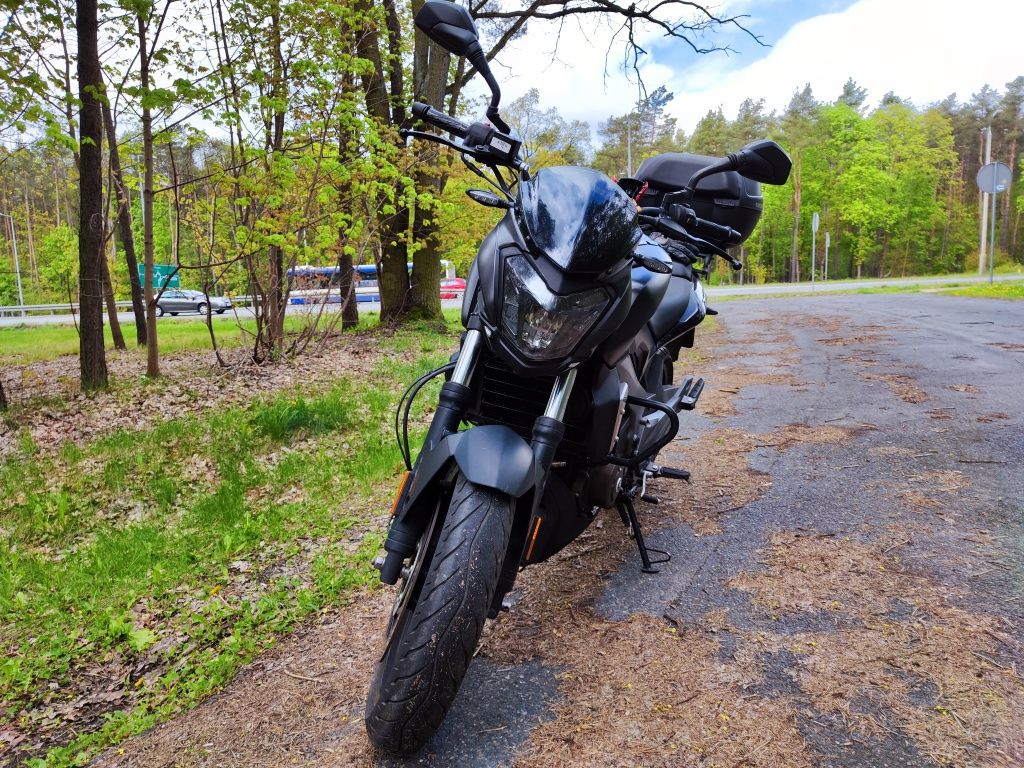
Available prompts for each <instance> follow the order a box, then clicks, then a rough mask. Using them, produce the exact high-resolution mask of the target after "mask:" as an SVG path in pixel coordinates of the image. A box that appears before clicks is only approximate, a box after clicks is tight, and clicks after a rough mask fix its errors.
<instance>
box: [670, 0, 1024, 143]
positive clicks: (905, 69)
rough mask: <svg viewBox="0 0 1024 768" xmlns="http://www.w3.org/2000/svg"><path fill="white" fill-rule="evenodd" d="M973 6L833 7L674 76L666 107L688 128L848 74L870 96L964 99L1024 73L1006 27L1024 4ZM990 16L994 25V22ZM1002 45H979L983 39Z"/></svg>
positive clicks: (1015, 24)
mask: <svg viewBox="0 0 1024 768" xmlns="http://www.w3.org/2000/svg"><path fill="white" fill-rule="evenodd" d="M977 10H978V12H977V13H972V12H971V9H969V8H967V7H965V6H964V4H963V3H962V2H957V1H955V0H899V1H898V2H894V1H893V0H860V1H859V2H857V3H854V4H853V5H852V6H850V7H849V8H848V9H847V10H845V11H843V12H841V13H832V14H826V15H822V16H816V17H814V18H812V19H808V20H807V21H804V22H801V23H799V24H797V25H795V26H794V27H793V28H791V29H790V31H789V32H788V33H787V34H786V35H785V36H784V37H783V38H782V39H781V40H780V41H779V42H778V43H777V44H776V45H775V47H774V48H773V50H772V51H771V52H770V53H769V54H768V55H767V56H765V57H764V58H763V59H760V60H759V61H756V62H754V63H752V64H750V65H749V66H746V67H743V68H740V69H736V70H734V71H732V72H729V73H726V74H723V75H722V76H721V77H720V78H719V79H718V80H717V81H714V82H709V81H708V80H707V78H706V77H704V74H705V73H706V68H705V67H698V68H697V69H696V71H694V72H691V73H686V74H683V75H681V76H680V77H678V78H676V79H675V80H673V81H672V87H673V88H674V90H675V92H676V98H675V100H674V101H673V103H672V107H671V109H672V112H673V113H674V114H675V115H676V116H677V117H679V118H680V124H681V125H684V126H692V125H693V124H694V122H695V121H696V120H697V119H699V118H700V117H701V116H702V115H703V114H704V113H706V112H707V111H708V110H709V109H714V108H715V107H718V106H721V107H722V108H723V109H724V110H725V112H726V114H727V115H728V116H732V115H734V114H735V111H736V108H737V107H738V106H739V103H740V102H741V101H743V99H745V98H747V97H753V98H763V99H764V100H765V102H766V104H767V105H768V106H769V108H775V109H783V108H784V107H785V105H786V104H787V103H788V101H789V99H790V97H791V96H792V94H793V92H794V91H795V90H796V89H798V88H801V87H803V85H804V83H807V82H809V83H810V84H811V87H812V88H813V90H814V93H815V95H816V96H817V97H818V98H819V99H822V100H832V99H834V98H835V97H836V96H838V95H839V93H840V91H841V89H842V86H843V83H844V82H845V81H846V79H847V78H848V77H853V79H854V80H856V81H857V82H858V83H859V84H860V85H861V86H862V87H864V88H866V89H867V90H868V98H869V100H870V101H872V102H877V101H878V100H879V99H880V98H881V97H882V96H883V95H884V94H885V93H886V92H887V91H894V92H895V93H896V94H897V95H898V96H900V97H902V98H909V99H911V100H912V101H913V102H915V103H916V104H918V105H924V104H927V103H930V102H934V101H939V100H940V99H943V98H945V97H946V96H948V95H949V94H950V93H953V92H956V93H957V94H958V95H959V97H960V98H961V99H966V98H967V97H969V96H970V94H971V93H973V92H974V91H977V90H978V89H980V88H981V86H982V85H983V84H985V83H989V84H990V85H992V86H993V87H995V88H999V89H1001V88H1002V87H1003V85H1004V83H1006V82H1007V81H1009V80H1011V79H1013V78H1014V77H1016V76H1017V75H1020V74H1024V59H1022V58H1021V56H1020V53H1019V50H1018V46H1017V45H1016V44H1015V43H1014V42H1013V36H1012V35H1006V34H1000V32H999V30H1017V29H1021V28H1022V27H1024V3H1021V2H1019V1H1018V0H999V1H997V2H991V3H988V4H979V6H977ZM992 20H997V24H998V26H993V22H992ZM1000 37H1001V38H1002V39H1003V40H1005V41H1006V42H1007V43H1008V44H1005V45H995V44H993V45H986V44H985V41H986V40H987V39H989V38H991V39H992V40H993V43H995V40H996V39H998V38H1000Z"/></svg>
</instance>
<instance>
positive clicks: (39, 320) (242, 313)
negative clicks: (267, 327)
mask: <svg viewBox="0 0 1024 768" xmlns="http://www.w3.org/2000/svg"><path fill="white" fill-rule="evenodd" d="M337 306H338V305H329V307H328V309H327V310H325V311H331V310H335V311H336V310H337ZM441 306H442V307H444V308H445V309H450V308H452V307H454V308H458V307H461V306H462V299H442V300H441ZM234 311H235V312H237V313H238V316H239V317H241V318H251V317H253V311H252V308H251V307H238V308H237V309H236V310H234ZM313 311H315V308H314V307H310V306H302V305H294V304H293V305H289V306H288V314H289V315H302V314H308V313H310V312H313ZM359 311H360V312H380V302H377V301H361V302H359ZM232 316H233V315H232V313H231V312H225V313H224V314H223V315H214V317H215V318H216V317H223V318H230V317H232ZM200 318H202V315H200V314H199V313H197V312H188V313H185V314H181V315H178V316H177V317H171V316H170V315H164V316H163V317H161V318H160V322H161V323H176V322H180V321H182V320H199V319H200ZM106 319H107V315H106V313H104V315H103V320H104V322H106ZM117 319H118V320H120V321H121V324H122V325H125V326H127V325H130V324H131V323H133V322H134V321H135V315H133V314H132V313H131V312H118V313H117ZM73 322H74V320H73V318H72V316H71V313H67V314H64V315H27V316H25V317H18V316H14V317H7V316H3V317H0V328H5V327H12V326H17V325H71V324H72V323H73Z"/></svg>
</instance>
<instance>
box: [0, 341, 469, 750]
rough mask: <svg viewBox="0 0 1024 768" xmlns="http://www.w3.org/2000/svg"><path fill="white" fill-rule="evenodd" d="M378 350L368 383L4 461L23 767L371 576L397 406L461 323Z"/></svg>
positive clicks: (242, 651) (155, 709) (163, 710)
mask: <svg viewBox="0 0 1024 768" xmlns="http://www.w3.org/2000/svg"><path fill="white" fill-rule="evenodd" d="M32 330H33V331H36V330H39V329H32ZM46 330H49V329H46ZM374 344H375V345H380V346H382V347H383V348H384V354H382V355H381V356H380V358H379V359H378V360H377V362H376V364H375V365H374V367H373V368H372V370H371V373H370V375H369V376H365V375H364V376H362V377H361V378H360V380H352V379H350V378H347V377H345V376H344V372H339V378H338V379H337V380H335V381H334V382H333V383H331V384H329V385H325V386H323V387H321V388H320V389H318V390H310V389H301V388H296V389H292V390H289V391H283V392H278V393H275V394H264V395H257V396H256V397H255V399H254V400H253V401H252V402H251V403H249V404H248V405H245V406H241V407H236V408H231V409H225V410H221V411H216V412H204V413H201V414H186V415H183V416H181V417H180V418H175V419H172V420H169V421H165V422H163V423H161V424H159V425H158V426H156V427H154V428H152V429H148V430H141V431H119V432H114V433H112V434H109V435H107V436H105V437H103V438H101V439H98V440H95V441H93V442H91V443H88V444H86V445H81V446H76V445H66V446H65V447H64V448H63V449H62V450H61V451H60V452H59V453H57V454H53V453H46V452H41V451H39V450H37V448H36V446H35V445H33V443H32V441H31V440H30V439H29V438H27V437H26V436H22V438H21V444H20V446H19V449H18V451H17V452H16V454H15V455H13V456H12V457H10V458H9V459H8V460H6V461H5V462H4V463H3V464H0V497H2V498H4V499H5V501H6V503H5V504H4V505H3V508H2V511H0V558H2V560H3V562H4V567H3V569H0V646H2V648H3V651H4V653H3V659H4V660H3V661H0V733H3V734H4V735H5V737H6V736H7V735H8V734H12V735H11V736H10V738H8V739H7V740H8V742H9V743H10V742H14V749H15V750H17V751H16V752H14V753H13V755H14V756H15V758H16V761H17V762H19V763H20V762H25V763H26V764H28V765H47V766H70V765H81V764H84V763H85V762H86V761H88V760H89V759H90V758H91V757H92V756H93V755H95V754H96V753H97V752H98V751H99V750H101V749H103V748H105V747H107V746H109V745H111V744H116V743H117V742H118V741H120V740H122V739H124V738H126V737H128V736H129V735H131V734H134V733H137V732H139V731H141V730H143V729H145V728H148V727H150V726H151V725H153V724H154V723H155V722H157V721H159V720H162V719H165V718H167V717H168V716H170V715H172V714H173V713H175V712H177V711H180V710H181V709H182V708H185V707H188V706H190V705H192V704H194V703H195V702H197V701H198V700H200V699H202V698H204V697H205V696H207V695H208V694H209V693H210V692H212V691H214V690H216V689H217V688H219V687H221V686H223V685H224V684H225V683H227V682H228V681H229V680H230V679H231V677H232V676H233V675H234V673H235V671H236V670H237V669H238V667H239V666H240V665H241V664H242V663H244V662H245V661H247V660H249V659H251V658H252V657H253V656H254V655H256V654H257V653H258V652H260V651H261V650H263V649H265V648H266V647H267V646H268V645H270V644H272V643H273V641H274V639H275V638H276V637H278V636H279V635H280V634H282V633H285V632H288V631H289V630H290V629H291V628H292V627H294V626H295V625H296V623H297V622H298V621H299V620H300V619H302V618H303V617H305V616H307V615H309V614H311V613H314V612H316V611H319V610H321V609H323V608H325V607H327V606H330V605H333V604H339V603H343V602H344V601H345V599H346V595H348V594H349V593H350V592H351V590H353V589H355V588H358V587H360V586H364V585H368V584H370V583H371V582H372V580H371V568H370V566H369V561H370V559H371V558H372V557H373V555H374V554H375V553H376V551H377V550H378V547H379V545H380V538H379V533H378V531H377V530H376V527H375V525H374V524H371V521H372V520H373V519H374V518H375V516H377V515H378V514H379V513H380V512H381V510H383V511H385V512H386V510H387V503H388V500H389V499H388V497H389V494H390V492H391V490H392V489H391V487H390V485H391V484H390V482H389V481H390V480H391V478H392V477H393V475H394V474H395V473H396V472H397V471H398V470H399V468H400V466H401V460H400V457H399V453H398V450H397V448H396V446H395V444H394V438H393V436H392V434H391V423H392V422H391V414H392V412H393V408H394V405H395V403H396V401H397V398H398V395H399V393H400V391H401V389H402V388H403V387H404V385H405V384H407V383H408V382H409V381H411V380H412V379H413V378H414V377H415V376H417V375H419V374H420V373H422V372H424V371H426V370H428V369H429V368H432V367H435V366H437V365H440V364H442V363H443V362H445V361H446V360H447V358H448V354H449V353H450V349H451V347H452V346H453V336H452V334H451V333H442V332H438V331H437V330H430V329H427V328H419V329H414V330H408V331H402V332H399V333H397V334H395V335H393V336H390V337H388V338H384V337H383V336H381V337H374ZM406 352H408V353H410V354H403V353H406ZM431 395H432V393H431V392H425V393H424V394H423V395H421V399H420V400H419V401H418V402H419V404H420V407H421V411H420V413H421V414H422V413H423V411H422V409H423V408H426V407H427V406H428V405H429V404H430V398H431ZM4 723H6V725H4ZM19 744H20V746H19ZM31 744H40V745H42V746H41V747H39V746H35V747H29V745H31Z"/></svg>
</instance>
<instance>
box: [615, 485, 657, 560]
mask: <svg viewBox="0 0 1024 768" xmlns="http://www.w3.org/2000/svg"><path fill="white" fill-rule="evenodd" d="M615 506H616V507H617V508H618V510H619V517H621V518H622V524H623V525H625V526H626V528H628V529H629V530H630V531H631V532H632V533H633V538H634V539H636V546H637V549H639V550H640V562H641V564H642V565H641V568H640V570H641V571H643V572H644V573H658V569H657V568H655V567H654V566H655V565H660V564H661V563H667V562H668V561H669V557H668V555H667V554H666V553H663V552H661V551H660V550H654V551H655V552H658V553H659V554H665V557H662V558H660V559H658V560H654V561H653V562H652V561H651V555H650V551H649V550H648V549H647V544H646V543H645V542H644V534H643V531H641V530H640V520H639V519H638V518H637V516H636V508H635V507H634V506H633V500H632V499H630V498H629V496H627V495H625V494H620V495H619V498H618V500H617V501H616V502H615Z"/></svg>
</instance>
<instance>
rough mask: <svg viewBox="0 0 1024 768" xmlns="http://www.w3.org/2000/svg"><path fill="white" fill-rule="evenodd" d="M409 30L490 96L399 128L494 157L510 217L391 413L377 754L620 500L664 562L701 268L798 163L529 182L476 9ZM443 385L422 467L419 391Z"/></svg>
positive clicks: (772, 149) (760, 160) (449, 687)
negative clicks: (470, 72) (391, 589)
mask: <svg viewBox="0 0 1024 768" xmlns="http://www.w3.org/2000/svg"><path fill="white" fill-rule="evenodd" d="M415 24H416V26H417V27H418V28H419V29H420V30H421V31H422V32H424V33H425V34H426V35H427V36H428V37H429V38H431V39H432V40H433V41H435V42H436V43H438V44H439V45H441V46H442V47H444V48H445V49H447V50H448V51H450V52H451V53H453V54H455V55H457V56H463V57H466V58H467V59H468V60H469V63H470V64H471V65H472V66H473V67H475V69H476V71H477V72H479V73H480V75H481V76H482V77H483V78H484V80H485V81H486V83H487V84H488V86H489V88H490V90H491V101H490V105H489V106H488V107H487V110H486V113H485V116H486V119H485V120H482V121H479V122H475V123H473V124H472V125H467V124H465V123H463V122H462V121H460V120H458V119H456V118H454V117H452V116H449V115H447V114H445V113H443V112H440V111H438V110H437V109H434V108H433V107H431V106H430V105H427V104H421V103H418V102H417V103H414V104H413V107H412V114H413V115H414V117H415V118H417V119H418V120H419V121H421V122H422V123H426V124H428V125H430V126H433V127H435V128H436V129H439V130H440V131H443V132H445V133H447V134H448V137H445V136H442V135H440V134H438V133H432V132H428V131H425V130H421V129H413V128H404V129H403V131H402V133H403V136H404V137H406V138H413V139H420V140H428V141H433V142H437V143H440V144H442V145H445V146H448V147H450V148H452V149H454V150H455V151H457V152H458V153H459V154H460V155H461V157H462V159H463V161H464V162H465V163H466V164H467V165H468V166H469V167H470V168H472V169H473V170H475V171H476V172H477V173H478V174H479V175H480V176H481V177H483V178H485V179H488V176H487V174H486V173H485V172H484V170H483V168H481V166H484V167H486V168H487V170H488V171H489V172H490V177H489V180H491V181H492V183H493V186H494V189H495V191H488V190H480V189H476V190H469V191H468V192H467V194H468V195H469V197H470V198H472V199H473V200H475V201H476V202H477V203H480V204H482V205H485V206H490V207H494V208H498V209H502V210H504V211H505V214H504V216H503V218H502V219H501V221H500V222H499V223H498V224H497V225H496V226H495V228H494V229H493V230H492V231H491V232H490V234H488V235H487V236H486V237H485V238H484V240H483V242H482V243H481V245H480V248H479V252H478V254H477V256H476V259H475V261H474V262H473V265H472V268H471V270H470V273H469V276H468V279H467V285H466V292H465V297H464V301H463V306H462V324H463V326H464V328H465V333H464V334H463V335H462V339H461V345H460V348H459V351H458V353H457V354H456V355H454V356H453V360H452V362H451V363H449V364H448V365H445V366H442V367H441V368H439V369H437V370H435V371H431V372H430V373H428V374H426V375H425V376H423V377H421V378H420V379H419V380H417V381H415V382H414V383H413V384H412V385H411V386H410V388H409V390H407V392H406V395H405V396H404V397H403V398H402V401H401V403H400V404H399V409H398V412H397V413H396V419H395V432H396V436H397V438H398V441H399V445H400V447H401V449H402V452H403V458H404V460H405V464H406V468H407V472H406V473H405V475H404V477H403V480H402V482H401V484H400V487H399V489H398V492H397V494H396V496H395V500H394V505H393V508H392V515H391V521H390V525H389V529H388V535H387V539H386V541H385V544H384V554H383V555H382V556H380V557H378V558H377V559H376V560H375V561H374V565H375V566H376V567H377V568H378V569H379V570H380V579H381V581H382V582H383V583H385V584H388V585H395V584H398V583H399V582H401V584H400V586H399V588H398V590H397V594H396V597H395V601H394V604H393V606H392V609H391V612H390V616H389V618H388V626H387V630H386V633H385V642H384V650H383V653H382V654H381V656H380V658H379V660H378V662H377V664H376V668H375V670H374V675H373V680H372V683H371V686H370V692H369V696H368V699H367V703H366V713H365V725H366V729H367V733H368V735H369V737H370V740H371V742H372V743H373V744H374V745H375V746H376V747H378V748H379V749H381V750H383V751H386V752H391V753H399V754H403V753H404V754H408V753H411V752H415V751H416V750H418V749H419V748H420V747H422V746H423V745H424V744H425V743H426V742H427V740H428V739H429V738H430V737H431V735H433V733H434V732H435V731H436V730H437V728H438V727H439V726H440V724H441V722H442V720H443V719H444V717H445V714H446V713H447V711H448V709H449V707H450V706H451V704H452V702H453V701H454V699H455V695H456V693H457V691H458V689H459V686H460V684H461V682H462V679H463V677H464V675H465V673H466V670H467V667H468V665H469V662H470V660H471V659H472V657H473V654H474V652H475V650H476V647H477V643H478V642H479V639H480V636H481V633H482V631H483V626H484V622H485V620H486V619H487V618H495V617H496V616H497V615H498V614H499V612H500V611H502V610H503V609H506V608H507V607H508V605H507V603H506V601H505V599H506V596H507V595H508V593H509V591H510V590H511V589H512V587H513V585H514V583H515V579H516V576H517V574H518V572H519V571H520V570H521V569H522V568H524V567H526V566H530V565H535V564H537V563H541V562H543V561H545V560H547V559H548V558H550V557H551V556H552V555H554V554H555V553H557V552H559V551H560V550H561V549H562V548H564V547H565V546H566V545H568V544H569V543H570V542H572V541H573V540H574V539H576V538H577V537H578V536H579V535H580V534H581V533H583V531H585V530H586V529H587V527H588V526H589V525H590V524H591V523H592V522H593V520H594V519H595V518H596V516H597V515H598V513H599V512H600V511H601V510H605V509H611V508H616V509H617V510H618V511H619V514H620V516H621V518H622V521H623V523H624V524H625V525H626V526H627V529H628V530H629V531H630V533H631V534H632V536H633V538H634V539H635V541H636V544H637V547H638V549H639V552H640V558H641V563H642V570H643V571H644V572H649V573H652V572H656V569H655V567H654V566H655V565H657V564H658V563H660V562H665V561H666V560H667V557H668V556H667V553H658V552H656V554H658V555H660V556H661V557H660V559H652V558H651V552H652V551H654V550H651V549H649V548H648V547H647V546H646V543H645V541H644V538H643V533H642V529H641V526H640V522H639V520H638V517H637V514H636V509H635V506H634V504H633V500H634V499H635V498H636V497H638V496H639V497H640V498H642V499H644V500H646V501H649V502H656V499H654V498H653V497H652V496H650V495H649V494H648V493H647V484H648V482H649V481H650V480H651V479H652V478H657V477H662V478H671V479H679V480H686V479H688V478H689V473H688V472H686V471H685V470H682V469H674V468H671V467H665V466H660V465H658V464H657V463H656V461H655V460H656V458H657V454H658V452H659V451H660V450H661V449H662V448H664V447H665V446H666V445H667V444H668V443H669V442H671V441H672V440H673V439H674V437H675V436H676V433H677V432H678V430H679V415H680V414H681V413H682V412H683V411H685V410H692V409H693V408H694V407H695V406H696V404H697V402H698V400H699V398H700V395H701V392H702V391H703V387H704V382H703V379H694V378H693V377H687V378H686V379H685V380H684V381H683V382H682V383H680V384H678V385H677V384H673V373H672V365H673V363H674V362H675V361H676V359H677V357H678V354H679V350H680V348H681V347H683V346H692V344H693V338H694V329H695V328H696V326H697V325H698V324H699V323H700V322H701V321H702V320H703V319H704V317H705V315H706V314H707V313H708V312H709V310H708V307H707V304H706V299H705V295H704V291H703V287H702V285H701V282H700V277H701V276H702V275H706V274H707V270H708V265H709V263H710V261H711V260H713V259H714V258H715V257H716V256H721V257H723V258H726V259H728V260H730V262H731V263H733V265H734V266H736V265H737V264H738V262H736V261H735V259H733V258H732V257H731V256H730V255H729V253H728V252H727V251H726V250H725V249H726V248H727V247H728V246H731V245H735V244H738V243H740V242H742V241H743V239H744V238H745V237H747V236H748V235H749V234H750V232H751V231H752V230H753V228H754V226H755V225H756V223H757V218H758V217H759V215H760V187H759V184H758V182H764V183H771V184H782V183H785V181H786V178H787V177H788V174H789V169H790V161H789V158H788V156H787V155H786V153H785V152H784V151H783V150H782V149H781V148H780V147H779V146H778V145H777V144H774V143H773V142H767V141H763V142H755V143H754V144H751V145H748V146H747V147H745V148H744V149H743V150H741V151H739V152H737V153H735V154H732V155H729V156H728V157H727V158H724V159H720V160H718V159H715V158H703V157H699V156H695V155H662V156H660V157H658V158H651V159H650V160H648V161H645V163H644V164H642V165H641V166H640V168H639V169H638V171H637V177H636V178H635V179H623V180H620V182H619V183H618V184H616V183H615V182H613V181H612V180H611V179H610V178H608V177H607V176H605V175H603V174H601V173H599V172H597V171H594V170H591V169H587V168H576V167H554V168H544V169H542V170H540V171H538V172H537V173H536V174H531V172H530V169H529V168H528V166H527V165H526V164H525V163H524V162H523V161H522V160H521V158H520V152H521V149H522V142H521V141H520V140H519V138H518V137H517V136H516V135H515V133H514V132H513V131H512V130H511V129H510V128H509V126H508V125H507V124H506V123H505V121H504V120H502V118H501V115H500V113H499V109H498V107H499V104H500V100H501V91H500V88H499V86H498V83H497V82H496V80H495V78H494V76H493V74H492V73H491V71H490V68H489V66H488V63H487V59H486V57H485V55H484V52H483V50H482V48H481V46H480V43H479V40H478V36H477V32H476V28H475V26H474V24H473V20H472V17H471V16H470V14H469V12H468V11H467V10H466V9H465V8H463V7H462V6H460V5H457V4H455V3H452V2H448V1H447V0H426V2H425V3H424V4H423V6H422V7H421V9H420V10H419V12H418V13H417V15H416V18H415ZM681 180H682V181H681ZM702 180H706V182H705V183H704V184H701V183H700V182H702ZM698 186H699V189H698ZM641 203H649V204H645V205H641ZM698 214H704V215H698ZM698 264H700V265H702V266H698ZM712 311H713V310H712ZM441 376H443V377H444V379H445V380H444V383H443V384H442V386H441V391H440V395H439V397H438V403H437V408H436V410H435V412H434V415H433V417H432V419H431V422H430V426H429V428H428V430H427V433H426V437H425V439H424V441H423V445H422V447H421V449H420V452H419V454H418V456H417V457H416V459H415V461H413V459H412V453H411V450H410V445H409V432H408V421H409V414H410V412H411V407H412V403H413V401H414V400H415V398H416V396H417V394H418V393H419V392H420V391H421V390H422V388H423V387H424V386H425V385H426V384H427V383H428V382H429V381H431V380H433V379H435V378H437V377H441Z"/></svg>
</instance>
